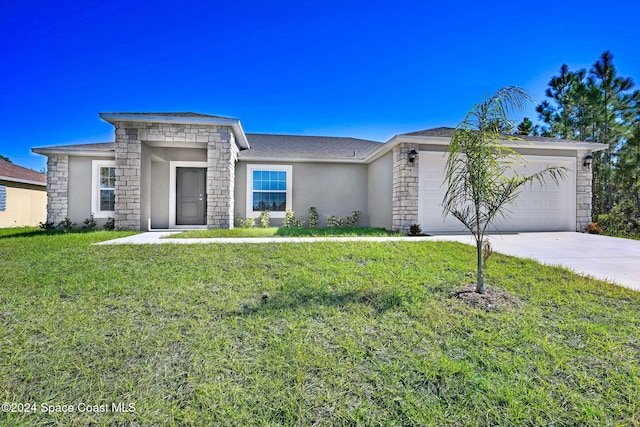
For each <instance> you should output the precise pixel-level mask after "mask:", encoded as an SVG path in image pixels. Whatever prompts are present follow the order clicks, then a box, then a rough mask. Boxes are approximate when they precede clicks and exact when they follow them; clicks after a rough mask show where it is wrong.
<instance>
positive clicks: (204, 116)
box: [104, 112, 237, 120]
mask: <svg viewBox="0 0 640 427" xmlns="http://www.w3.org/2000/svg"><path fill="white" fill-rule="evenodd" d="M104 114H118V115H123V116H125V115H126V116H160V117H191V118H202V119H231V120H237V119H236V118H235V117H228V116H214V115H211V114H201V113H192V112H182V113H167V112H164V113H140V112H138V113H104Z"/></svg>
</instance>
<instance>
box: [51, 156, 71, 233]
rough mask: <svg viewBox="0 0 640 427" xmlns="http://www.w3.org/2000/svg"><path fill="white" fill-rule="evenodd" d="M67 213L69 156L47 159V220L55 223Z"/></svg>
mask: <svg viewBox="0 0 640 427" xmlns="http://www.w3.org/2000/svg"><path fill="white" fill-rule="evenodd" d="M68 215H69V156H67V155H53V154H51V155H49V157H48V159H47V221H48V222H52V223H54V224H55V225H57V224H58V223H59V222H60V221H62V220H63V219H64V218H65V217H66V216H68Z"/></svg>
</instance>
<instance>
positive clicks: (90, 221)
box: [82, 215, 97, 230]
mask: <svg viewBox="0 0 640 427" xmlns="http://www.w3.org/2000/svg"><path fill="white" fill-rule="evenodd" d="M83 224H84V225H83V226H82V229H83V230H93V229H94V228H96V225H97V224H96V220H95V219H94V218H93V215H89V218H87V219H85V220H84V222H83Z"/></svg>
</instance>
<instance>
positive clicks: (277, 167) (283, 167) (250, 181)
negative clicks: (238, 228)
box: [246, 164, 293, 218]
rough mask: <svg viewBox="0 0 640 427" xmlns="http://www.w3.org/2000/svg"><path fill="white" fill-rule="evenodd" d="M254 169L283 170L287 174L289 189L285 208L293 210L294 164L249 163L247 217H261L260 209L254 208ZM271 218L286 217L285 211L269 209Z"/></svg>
mask: <svg viewBox="0 0 640 427" xmlns="http://www.w3.org/2000/svg"><path fill="white" fill-rule="evenodd" d="M253 171H281V172H286V174H287V189H286V191H285V193H286V204H285V210H287V211H289V210H292V206H293V199H292V197H291V194H292V185H291V184H292V182H293V166H291V165H259V164H249V165H247V209H246V216H247V217H259V216H260V211H254V210H253ZM269 212H270V217H271V218H284V215H285V212H274V211H269Z"/></svg>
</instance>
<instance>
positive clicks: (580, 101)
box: [515, 51, 640, 235]
mask: <svg viewBox="0 0 640 427" xmlns="http://www.w3.org/2000/svg"><path fill="white" fill-rule="evenodd" d="M545 95H546V98H547V99H546V100H544V101H543V102H542V103H540V104H539V105H538V106H537V107H536V111H537V112H538V115H539V119H540V120H541V122H542V123H543V124H542V125H534V124H533V122H532V121H531V120H530V119H529V118H528V117H525V118H524V119H523V121H522V122H521V123H520V124H519V125H518V127H517V130H515V133H517V134H520V135H534V136H544V137H552V138H559V139H570V140H576V141H588V142H599V143H604V144H608V145H609V148H608V149H607V150H604V151H599V152H596V153H593V156H594V160H593V166H592V167H593V212H592V214H593V218H594V221H598V222H601V223H602V224H601V225H603V226H604V227H605V231H606V232H608V233H610V234H635V235H638V234H640V185H639V184H640V90H637V89H635V83H634V81H633V79H632V78H631V77H623V76H619V75H618V72H617V70H616V68H615V66H614V64H613V55H612V54H611V52H609V51H606V52H604V53H602V55H601V56H600V58H598V60H597V61H596V62H595V63H594V64H593V65H592V66H591V67H590V68H589V69H588V70H587V69H580V70H576V71H572V70H570V69H569V67H568V66H567V65H566V64H563V65H562V66H561V67H560V73H559V75H557V76H554V77H552V78H551V80H550V81H549V86H548V88H547V89H546V91H545Z"/></svg>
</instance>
